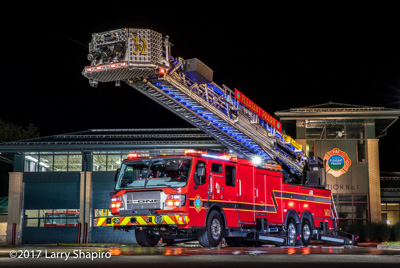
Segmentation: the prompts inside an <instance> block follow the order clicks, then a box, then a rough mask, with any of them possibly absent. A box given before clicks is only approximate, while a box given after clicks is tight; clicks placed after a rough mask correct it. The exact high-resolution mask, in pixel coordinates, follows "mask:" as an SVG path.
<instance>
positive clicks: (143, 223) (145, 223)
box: [135, 216, 147, 225]
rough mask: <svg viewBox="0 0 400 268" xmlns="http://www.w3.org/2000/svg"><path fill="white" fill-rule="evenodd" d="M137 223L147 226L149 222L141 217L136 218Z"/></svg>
mask: <svg viewBox="0 0 400 268" xmlns="http://www.w3.org/2000/svg"><path fill="white" fill-rule="evenodd" d="M135 218H136V221H137V222H138V223H139V224H138V225H147V222H146V221H145V220H144V219H143V218H142V217H140V216H136V217H135Z"/></svg>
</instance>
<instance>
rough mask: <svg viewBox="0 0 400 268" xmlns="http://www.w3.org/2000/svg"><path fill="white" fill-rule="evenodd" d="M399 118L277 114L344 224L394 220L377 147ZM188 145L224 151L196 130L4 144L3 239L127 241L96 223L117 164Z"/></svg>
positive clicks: (376, 111)
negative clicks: (319, 163) (317, 163)
mask: <svg viewBox="0 0 400 268" xmlns="http://www.w3.org/2000/svg"><path fill="white" fill-rule="evenodd" d="M399 115H400V110H392V109H386V108H377V107H365V106H354V105H346V104H338V103H327V104H321V105H316V106H310V107H304V108H295V109H290V110H287V111H280V112H276V116H277V117H278V118H279V119H280V121H281V122H282V124H283V126H284V127H285V128H284V130H283V131H284V132H286V133H287V134H289V135H290V136H292V137H296V139H297V141H298V142H299V143H301V144H302V145H303V148H304V149H305V151H306V153H307V155H308V156H310V157H312V156H318V157H321V158H324V159H326V162H327V172H328V173H327V186H328V188H329V189H331V190H332V193H333V197H334V199H335V201H336V206H337V211H338V214H339V218H340V220H341V221H340V222H341V224H349V223H351V222H355V221H362V222H366V221H369V220H372V221H377V222H378V221H381V219H384V220H389V221H390V222H391V223H395V222H396V221H397V220H399V213H400V211H399V203H400V191H399V189H400V187H399V186H398V182H400V179H399V175H398V174H396V173H390V174H384V173H382V174H381V175H380V169H379V147H378V141H379V137H381V136H382V135H383V134H384V133H386V130H387V129H388V127H390V125H391V124H393V123H394V122H395V121H396V120H397V119H398V117H399ZM185 149H212V150H217V151H227V150H228V149H227V148H226V147H225V146H223V145H222V144H220V143H219V142H217V141H216V140H215V139H213V138H211V137H210V136H209V135H207V134H204V133H203V132H202V131H200V130H199V129H196V128H182V129H98V130H88V131H83V132H77V133H70V134H60V135H54V136H49V137H41V138H35V139H30V140H23V141H15V142H6V143H2V144H0V152H1V153H2V157H3V158H8V159H11V160H13V168H14V170H13V172H10V174H9V184H10V185H9V196H8V199H7V200H3V202H2V203H1V204H3V207H7V204H8V216H7V217H6V216H5V215H3V216H1V217H0V232H3V233H0V238H2V239H3V240H6V241H7V243H8V244H11V243H12V241H13V239H14V240H15V243H17V244H19V243H22V244H28V243H29V244H31V243H32V244H33V243H63V242H64V243H76V242H80V243H86V242H90V243H96V242H99V243H101V242H123V243H129V242H134V241H135V240H134V234H133V232H129V233H127V232H115V231H114V230H113V229H112V228H99V227H95V226H96V223H95V222H94V221H95V219H96V216H100V215H107V214H108V213H109V203H110V197H109V196H110V192H112V190H113V188H114V176H115V171H116V169H117V168H118V167H119V166H120V164H121V161H122V160H123V159H124V158H125V156H126V155H127V154H128V153H129V152H132V151H135V152H138V153H139V155H140V156H155V155H162V154H166V155H168V154H182V153H183V151H184V150H185ZM381 185H382V193H381ZM396 185H397V186H396ZM0 202H1V201H0ZM7 202H8V203H7ZM1 204H0V205H1ZM2 213H3V214H6V213H7V212H6V211H5V210H4V209H3V211H2ZM1 221H3V222H7V224H5V223H3V224H2V223H1ZM13 230H15V231H13Z"/></svg>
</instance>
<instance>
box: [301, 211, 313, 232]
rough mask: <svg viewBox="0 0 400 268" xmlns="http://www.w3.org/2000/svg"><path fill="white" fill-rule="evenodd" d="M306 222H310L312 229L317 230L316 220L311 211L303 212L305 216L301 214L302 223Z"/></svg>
mask: <svg viewBox="0 0 400 268" xmlns="http://www.w3.org/2000/svg"><path fill="white" fill-rule="evenodd" d="M304 220H308V221H309V222H310V224H311V228H313V229H314V228H315V224H314V218H313V216H312V215H311V213H310V211H307V210H306V211H304V212H303V214H301V218H300V222H303V221H304Z"/></svg>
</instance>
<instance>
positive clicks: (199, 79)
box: [82, 28, 326, 186]
mask: <svg viewBox="0 0 400 268" xmlns="http://www.w3.org/2000/svg"><path fill="white" fill-rule="evenodd" d="M171 46H172V44H171V43H170V41H169V37H168V36H162V34H161V33H158V32H156V31H153V30H150V29H136V28H123V29H118V30H112V31H107V32H101V33H94V34H93V35H92V40H91V42H90V44H89V54H88V60H89V61H90V62H91V64H90V65H89V66H86V67H85V68H84V69H83V71H82V75H83V76H85V77H86V78H88V79H89V83H90V85H91V86H93V87H97V85H98V83H99V82H115V85H116V86H120V84H121V81H123V82H125V83H126V84H128V85H129V86H131V87H133V88H134V89H136V90H137V91H139V92H141V93H142V94H144V95H145V96H147V97H148V98H150V99H152V100H153V101H155V102H156V103H158V104H160V105H161V106H163V107H165V108H166V109H168V110H169V111H171V112H173V113H174V114H176V115H178V116H179V117H181V118H183V119H184V120H186V121H187V122H189V123H190V124H192V125H193V126H195V127H197V128H199V129H201V130H202V131H204V132H205V133H207V134H208V135H210V136H211V137H213V138H214V139H215V140H217V141H218V142H220V143H222V144H223V145H225V146H226V147H227V148H229V150H231V151H232V152H233V153H234V154H236V155H237V156H239V157H242V158H247V159H251V160H252V159H254V158H258V159H260V160H261V161H260V165H271V166H273V165H277V164H278V165H280V166H281V167H282V170H283V174H284V178H285V181H289V182H298V183H302V184H310V185H315V186H320V185H321V184H322V177H324V172H323V168H322V167H323V163H322V160H321V159H308V158H307V156H306V155H305V154H304V152H303V150H302V146H301V145H300V144H299V143H297V142H296V141H295V140H294V139H292V138H291V137H289V136H287V135H285V134H283V133H282V132H281V130H282V126H281V123H280V122H278V121H277V120H276V119H274V118H273V117H272V116H270V115H269V114H268V113H266V112H265V111H264V110H262V109H261V108H260V107H259V106H257V105H256V104H255V103H254V102H252V101H251V100H249V99H248V98H247V97H246V96H245V95H243V93H241V92H240V91H239V90H237V89H234V90H232V89H230V88H228V87H227V86H226V85H222V86H219V85H217V84H216V83H214V82H213V81H212V76H213V71H212V70H211V69H210V68H209V67H208V66H206V65H205V64H204V63H202V62H201V61H200V60H198V59H196V58H195V59H189V60H185V59H182V58H180V57H172V55H171ZM325 183H326V180H325Z"/></svg>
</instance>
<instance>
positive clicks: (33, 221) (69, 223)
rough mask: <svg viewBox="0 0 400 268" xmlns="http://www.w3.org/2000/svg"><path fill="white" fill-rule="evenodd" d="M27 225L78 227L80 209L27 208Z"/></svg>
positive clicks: (25, 218)
mask: <svg viewBox="0 0 400 268" xmlns="http://www.w3.org/2000/svg"><path fill="white" fill-rule="evenodd" d="M24 223H25V227H78V224H79V209H26V210H25V213H24Z"/></svg>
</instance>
